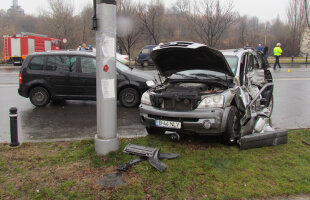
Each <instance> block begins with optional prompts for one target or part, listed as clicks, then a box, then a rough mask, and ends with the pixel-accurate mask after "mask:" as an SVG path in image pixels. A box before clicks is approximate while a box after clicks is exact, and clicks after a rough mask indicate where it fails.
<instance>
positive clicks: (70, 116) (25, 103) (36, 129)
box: [0, 65, 310, 142]
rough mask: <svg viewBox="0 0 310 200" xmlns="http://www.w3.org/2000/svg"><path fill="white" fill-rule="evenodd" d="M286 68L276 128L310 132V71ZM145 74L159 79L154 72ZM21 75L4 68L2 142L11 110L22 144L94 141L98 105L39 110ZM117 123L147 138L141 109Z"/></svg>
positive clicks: (279, 76) (126, 133)
mask: <svg viewBox="0 0 310 200" xmlns="http://www.w3.org/2000/svg"><path fill="white" fill-rule="evenodd" d="M283 67H284V68H282V69H281V71H273V76H274V79H275V90H274V112H273V115H272V122H273V125H274V126H275V127H278V128H286V129H298V128H310V118H309V113H310V69H309V68H307V66H305V65H298V66H291V65H284V66H283ZM289 68H290V72H288V69H289ZM144 70H145V71H147V72H148V73H150V74H153V75H156V71H154V69H153V68H149V69H144ZM18 72H19V69H18V68H6V67H3V66H2V67H0V94H1V95H0V142H9V141H10V131H9V114H8V112H9V108H10V107H11V106H15V107H17V108H18V112H19V137H20V140H21V141H35V140H64V139H80V138H87V137H90V138H92V137H94V135H95V133H96V102H94V101H66V102H64V103H63V104H58V105H55V104H49V105H48V106H47V107H45V108H36V107H35V106H33V105H32V104H31V103H30V101H29V99H26V98H24V97H21V96H19V95H18V94H17V89H18ZM117 123H118V130H117V132H118V134H119V135H120V136H122V137H131V136H141V135H146V132H145V129H144V127H143V126H142V125H141V124H140V120H139V112H138V109H137V108H130V109H128V108H123V107H121V106H118V122H117Z"/></svg>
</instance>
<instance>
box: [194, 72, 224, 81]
mask: <svg viewBox="0 0 310 200" xmlns="http://www.w3.org/2000/svg"><path fill="white" fill-rule="evenodd" d="M192 75H195V76H201V77H206V78H209V77H212V78H216V79H220V80H223V79H222V78H221V77H219V76H216V75H213V74H203V73H197V74H192Z"/></svg>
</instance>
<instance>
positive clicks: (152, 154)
mask: <svg viewBox="0 0 310 200" xmlns="http://www.w3.org/2000/svg"><path fill="white" fill-rule="evenodd" d="M159 151H160V150H159V149H158V148H153V147H145V146H140V145H135V144H128V145H127V146H126V147H125V148H124V150H123V152H124V153H127V154H130V155H138V156H140V157H139V158H136V159H133V160H131V161H128V162H126V163H124V164H121V165H119V166H118V167H117V170H118V171H126V170H127V169H128V168H129V167H130V166H132V165H134V164H136V163H139V162H141V161H144V160H148V161H149V163H150V164H151V165H152V166H153V167H154V168H155V169H157V170H158V171H160V172H163V171H165V169H166V168H167V166H166V165H165V164H164V163H163V162H161V161H160V160H161V159H168V160H172V159H175V158H177V157H179V156H180V154H177V153H160V152H159Z"/></svg>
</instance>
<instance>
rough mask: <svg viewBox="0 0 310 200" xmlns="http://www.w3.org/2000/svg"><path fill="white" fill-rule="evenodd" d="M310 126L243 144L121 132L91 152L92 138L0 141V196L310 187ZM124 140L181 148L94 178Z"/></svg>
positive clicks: (192, 194) (111, 164) (109, 167)
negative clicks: (281, 141) (155, 162)
mask: <svg viewBox="0 0 310 200" xmlns="http://www.w3.org/2000/svg"><path fill="white" fill-rule="evenodd" d="M302 141H305V142H308V143H310V130H295V131H290V132H289V143H288V144H286V145H280V146H275V147H265V148H260V149H251V150H245V151H241V150H239V149H238V147H237V146H224V145H221V144H220V143H219V142H218V141H217V139H210V138H203V137H186V138H184V139H183V140H182V141H181V142H179V143H175V142H172V141H170V140H169V139H168V136H156V135H154V136H148V137H146V138H137V139H123V140H121V144H120V145H121V148H120V150H119V151H117V152H113V153H111V154H109V155H108V156H99V155H96V154H95V152H94V142H93V140H83V141H73V142H58V143H24V144H22V145H21V146H20V147H17V148H10V147H9V146H8V144H0V199H241V198H254V197H255V198H257V197H271V196H282V195H292V194H310V146H308V145H306V144H304V143H303V142H302ZM128 143H134V144H140V145H146V146H152V147H159V148H161V150H162V152H173V153H179V154H181V156H180V157H179V158H177V159H175V160H163V162H164V163H165V164H166V165H167V170H166V171H165V172H163V173H160V172H159V171H157V170H155V169H154V168H153V167H152V166H151V165H150V164H149V163H148V162H141V163H138V164H136V165H134V166H132V167H131V168H130V169H129V170H128V171H127V172H124V173H123V180H124V182H125V183H126V185H123V186H120V187H117V188H113V189H109V188H104V187H103V186H102V185H99V184H98V180H99V178H100V177H102V176H103V175H105V174H108V173H111V172H113V171H115V170H116V167H117V165H119V164H122V163H124V162H126V161H129V160H131V159H133V158H134V156H130V155H127V154H124V153H122V149H123V148H124V147H125V145H127V144H128Z"/></svg>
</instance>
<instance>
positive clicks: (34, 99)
mask: <svg viewBox="0 0 310 200" xmlns="http://www.w3.org/2000/svg"><path fill="white" fill-rule="evenodd" d="M29 99H30V102H31V103H32V104H33V105H35V106H37V107H44V106H46V105H47V104H48V103H49V102H50V100H51V98H50V94H49V93H48V91H47V90H46V89H45V88H43V87H35V88H33V89H31V90H30V93H29Z"/></svg>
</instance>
